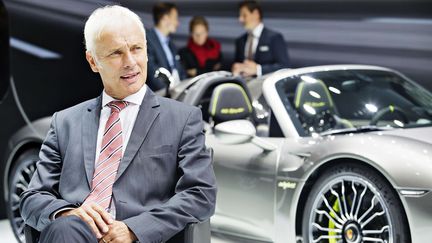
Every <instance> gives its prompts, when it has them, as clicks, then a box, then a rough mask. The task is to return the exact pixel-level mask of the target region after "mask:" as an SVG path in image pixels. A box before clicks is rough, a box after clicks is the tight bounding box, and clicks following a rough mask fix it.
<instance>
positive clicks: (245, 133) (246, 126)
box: [215, 120, 256, 144]
mask: <svg viewBox="0 0 432 243" xmlns="http://www.w3.org/2000/svg"><path fill="white" fill-rule="evenodd" d="M255 134H256V129H255V127H254V125H253V124H252V123H251V122H250V121H248V120H232V121H226V122H222V123H219V124H217V125H216V126H215V135H216V137H217V138H219V139H221V140H222V141H223V142H224V143H226V144H241V143H246V142H249V141H250V140H251V139H252V138H253V137H254V136H255Z"/></svg>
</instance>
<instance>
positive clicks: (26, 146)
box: [3, 138, 42, 202]
mask: <svg viewBox="0 0 432 243" xmlns="http://www.w3.org/2000/svg"><path fill="white" fill-rule="evenodd" d="M41 145H42V141H41V140H38V139H35V138H30V139H24V140H22V141H21V142H19V143H18V144H16V145H15V146H14V147H13V149H11V150H10V151H11V153H10V154H9V155H8V157H7V159H6V167H5V172H4V182H3V187H4V188H3V192H4V199H5V201H6V202H7V201H8V200H9V198H8V194H9V180H10V176H11V173H12V170H13V168H14V166H15V165H16V163H17V159H18V158H19V157H20V156H21V155H22V154H24V153H25V152H27V151H30V150H32V149H39V148H40V146H41Z"/></svg>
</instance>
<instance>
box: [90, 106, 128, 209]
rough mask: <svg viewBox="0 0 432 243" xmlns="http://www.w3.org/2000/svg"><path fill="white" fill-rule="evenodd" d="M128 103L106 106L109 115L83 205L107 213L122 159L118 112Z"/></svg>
mask: <svg viewBox="0 0 432 243" xmlns="http://www.w3.org/2000/svg"><path fill="white" fill-rule="evenodd" d="M128 105H129V103H128V102H127V101H111V102H110V103H108V104H107V106H108V107H109V108H111V114H110V116H109V118H108V121H107V123H106V125H105V130H104V133H103V136H102V143H101V148H100V152H99V159H98V161H97V163H96V164H95V170H94V174H93V179H92V187H91V192H90V195H89V196H88V197H87V198H86V200H85V201H84V203H89V202H96V203H97V204H99V205H100V206H102V207H103V208H104V209H105V210H107V211H108V209H109V207H110V202H111V197H112V186H113V184H114V181H115V178H116V175H117V170H118V167H119V164H120V161H121V159H122V157H123V155H122V154H123V152H122V151H123V136H122V127H121V123H120V116H119V115H120V111H122V110H123V109H124V108H125V107H126V106H128Z"/></svg>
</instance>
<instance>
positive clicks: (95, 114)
mask: <svg viewBox="0 0 432 243" xmlns="http://www.w3.org/2000/svg"><path fill="white" fill-rule="evenodd" d="M101 104H102V96H99V97H98V98H97V99H96V100H95V101H94V102H93V103H92V104H90V105H89V106H88V107H87V110H86V111H85V112H84V115H83V116H82V145H83V154H84V167H85V170H86V175H87V182H88V184H89V188H90V187H91V183H92V178H93V171H94V165H95V155H96V143H97V132H98V129H99V117H100V112H101Z"/></svg>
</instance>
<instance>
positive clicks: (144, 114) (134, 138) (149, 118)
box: [116, 87, 159, 180]
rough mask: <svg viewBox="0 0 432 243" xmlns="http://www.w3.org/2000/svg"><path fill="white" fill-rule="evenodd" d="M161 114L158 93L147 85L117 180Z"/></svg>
mask: <svg viewBox="0 0 432 243" xmlns="http://www.w3.org/2000/svg"><path fill="white" fill-rule="evenodd" d="M158 116H159V102H158V100H157V97H156V95H155V94H154V93H153V92H152V91H151V90H150V89H149V88H148V87H147V91H146V94H145V96H144V99H143V101H142V103H141V106H140V110H139V111H138V115H137V118H136V120H135V125H134V127H133V129H132V133H131V135H130V138H129V142H128V144H127V147H126V150H125V153H124V156H123V159H122V161H121V163H120V166H119V169H118V172H117V177H116V180H117V179H118V178H119V177H120V176H121V175H122V174H123V172H124V171H125V170H126V168H127V167H128V166H129V164H130V163H131V162H132V160H133V159H134V158H135V155H136V153H137V152H138V150H139V148H140V147H141V144H142V143H143V142H144V140H145V138H146V137H147V134H148V132H149V131H150V128H151V126H152V124H153V123H154V121H155V120H156V118H157V117H158Z"/></svg>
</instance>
